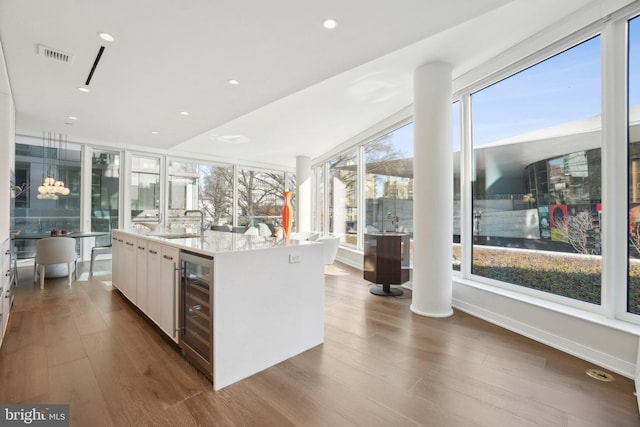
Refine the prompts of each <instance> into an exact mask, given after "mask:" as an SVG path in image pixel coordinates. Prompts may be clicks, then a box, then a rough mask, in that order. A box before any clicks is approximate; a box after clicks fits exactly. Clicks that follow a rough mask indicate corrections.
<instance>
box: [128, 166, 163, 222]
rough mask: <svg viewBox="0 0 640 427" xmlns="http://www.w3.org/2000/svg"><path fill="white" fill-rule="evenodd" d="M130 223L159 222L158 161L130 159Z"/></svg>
mask: <svg viewBox="0 0 640 427" xmlns="http://www.w3.org/2000/svg"><path fill="white" fill-rule="evenodd" d="M131 164H132V172H131V221H132V222H133V223H134V224H144V223H158V222H159V220H160V211H159V208H160V159H158V158H150V157H142V156H133V157H132V158H131Z"/></svg>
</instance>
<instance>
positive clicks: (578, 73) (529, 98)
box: [389, 17, 640, 158]
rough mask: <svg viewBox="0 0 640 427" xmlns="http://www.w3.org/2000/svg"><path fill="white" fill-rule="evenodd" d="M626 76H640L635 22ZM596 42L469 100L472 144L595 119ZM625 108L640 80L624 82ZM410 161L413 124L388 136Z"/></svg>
mask: <svg viewBox="0 0 640 427" xmlns="http://www.w3.org/2000/svg"><path fill="white" fill-rule="evenodd" d="M629 27H630V28H629V52H630V55H629V75H630V76H638V75H640V17H637V18H634V19H633V20H631V21H630V25H629ZM600 80H601V65H600V37H599V36H596V37H593V38H591V39H589V40H587V41H585V42H583V43H581V44H579V45H577V46H574V47H572V48H570V49H568V50H566V51H564V52H561V53H559V54H558V55H555V56H553V57H551V58H549V59H547V60H545V61H543V62H541V63H538V64H536V65H534V66H532V67H530V68H527V69H525V70H523V71H521V72H519V73H517V74H515V75H513V76H510V77H508V78H506V79H504V80H501V81H499V82H497V83H495V84H494V85H491V86H489V87H487V88H485V89H482V90H480V91H478V92H476V93H474V94H473V96H472V102H473V114H474V116H473V145H474V147H479V146H482V145H485V144H488V143H491V142H495V141H500V140H502V139H505V138H511V137H515V136H518V135H522V134H526V133H528V132H532V131H537V130H540V129H545V128H548V127H552V126H556V125H560V124H563V123H569V122H572V121H575V120H581V119H585V118H588V117H593V116H597V115H599V114H600V109H601V84H600ZM629 80H630V82H629V100H630V105H637V104H639V103H640V79H638V78H637V77H636V78H631V79H629ZM453 124H454V128H453V151H459V150H460V126H459V124H460V107H459V103H458V102H456V103H455V105H454V107H453ZM389 138H390V141H392V142H393V144H394V145H395V146H396V147H397V148H399V149H400V150H402V151H403V152H404V155H405V158H410V157H413V123H410V124H409V125H406V126H403V127H401V128H399V129H397V130H396V131H394V132H392V133H391V134H390V135H389Z"/></svg>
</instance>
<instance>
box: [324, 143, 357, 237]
mask: <svg viewBox="0 0 640 427" xmlns="http://www.w3.org/2000/svg"><path fill="white" fill-rule="evenodd" d="M357 164H358V156H357V151H356V150H355V149H353V150H350V151H348V152H346V153H344V154H342V155H340V156H338V157H335V158H333V159H331V160H329V189H328V190H329V191H328V195H327V196H328V198H329V233H331V234H333V235H334V236H338V237H340V243H341V244H343V245H347V246H351V247H354V248H355V247H356V245H357V243H358V235H357V230H358V203H357V199H358V196H357V194H358V188H357V178H358V167H357Z"/></svg>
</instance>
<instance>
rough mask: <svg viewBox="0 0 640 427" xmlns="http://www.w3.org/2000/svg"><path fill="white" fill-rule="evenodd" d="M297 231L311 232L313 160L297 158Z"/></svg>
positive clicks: (302, 157) (304, 157) (303, 157)
mask: <svg viewBox="0 0 640 427" xmlns="http://www.w3.org/2000/svg"><path fill="white" fill-rule="evenodd" d="M296 205H297V206H296V212H295V214H296V231H312V230H311V158H310V157H306V156H297V157H296Z"/></svg>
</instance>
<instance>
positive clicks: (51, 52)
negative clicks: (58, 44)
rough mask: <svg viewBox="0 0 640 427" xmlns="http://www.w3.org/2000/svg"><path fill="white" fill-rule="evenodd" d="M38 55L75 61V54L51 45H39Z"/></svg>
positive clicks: (63, 60) (70, 61) (69, 61)
mask: <svg viewBox="0 0 640 427" xmlns="http://www.w3.org/2000/svg"><path fill="white" fill-rule="evenodd" d="M38 55H40V56H44V57H46V58H49V59H54V60H56V61H60V62H64V63H67V64H72V63H73V55H71V54H68V53H64V52H62V51H59V50H56V49H51V48H50V47H46V46H42V45H41V44H39V45H38Z"/></svg>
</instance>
